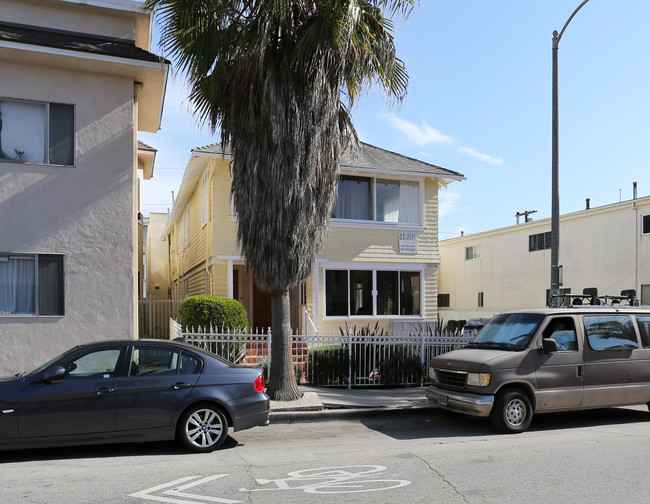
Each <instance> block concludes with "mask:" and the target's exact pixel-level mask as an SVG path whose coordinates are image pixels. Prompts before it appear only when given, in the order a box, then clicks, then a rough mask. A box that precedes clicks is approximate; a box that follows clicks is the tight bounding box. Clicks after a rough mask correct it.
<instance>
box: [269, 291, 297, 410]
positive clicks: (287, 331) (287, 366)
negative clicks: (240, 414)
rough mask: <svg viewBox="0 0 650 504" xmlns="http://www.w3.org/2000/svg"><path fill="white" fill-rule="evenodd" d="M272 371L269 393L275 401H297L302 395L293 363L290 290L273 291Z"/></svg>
mask: <svg viewBox="0 0 650 504" xmlns="http://www.w3.org/2000/svg"><path fill="white" fill-rule="evenodd" d="M271 317H272V320H271V373H270V376H269V386H268V388H267V391H266V393H267V395H268V396H269V397H270V398H271V399H273V400H274V401H295V400H296V399H300V398H301V397H302V392H300V390H298V385H297V384H296V375H295V373H294V372H293V365H292V363H291V324H290V322H289V290H288V289H284V290H273V291H271Z"/></svg>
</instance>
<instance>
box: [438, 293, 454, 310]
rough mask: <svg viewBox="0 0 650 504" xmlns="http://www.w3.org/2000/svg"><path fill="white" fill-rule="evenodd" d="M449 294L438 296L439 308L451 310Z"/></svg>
mask: <svg viewBox="0 0 650 504" xmlns="http://www.w3.org/2000/svg"><path fill="white" fill-rule="evenodd" d="M449 298H450V296H449V294H438V308H449V307H450V306H451V304H450V303H451V301H450V299H449Z"/></svg>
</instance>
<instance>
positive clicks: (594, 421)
mask: <svg viewBox="0 0 650 504" xmlns="http://www.w3.org/2000/svg"><path fill="white" fill-rule="evenodd" d="M649 420H650V413H648V411H647V410H642V409H632V408H607V409H598V410H586V411H577V412H562V413H544V414H537V415H535V417H534V418H533V422H532V424H531V425H530V427H529V429H528V432H548V431H553V430H561V429H576V428H583V427H604V426H610V425H612V426H614V425H625V424H635V423H644V422H648V421H649ZM361 423H362V424H363V425H365V426H366V427H368V428H369V429H372V430H375V431H378V432H381V433H383V434H385V435H387V436H390V437H392V438H394V439H398V440H413V439H432V438H453V437H463V438H467V437H482V436H490V435H497V436H508V434H502V433H501V432H500V431H498V430H496V429H495V428H494V427H493V426H492V423H491V421H490V419H489V418H479V417H472V416H469V415H462V414H459V413H452V412H448V411H443V410H438V409H432V410H430V413H428V414H418V415H413V416H405V417H401V418H376V419H373V418H366V419H363V420H361Z"/></svg>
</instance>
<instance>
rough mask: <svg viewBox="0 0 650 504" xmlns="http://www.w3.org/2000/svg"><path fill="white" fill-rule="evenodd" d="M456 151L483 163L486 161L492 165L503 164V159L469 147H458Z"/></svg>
mask: <svg viewBox="0 0 650 504" xmlns="http://www.w3.org/2000/svg"><path fill="white" fill-rule="evenodd" d="M456 151H457V152H458V153H459V154H463V155H464V156H469V157H471V158H474V159H478V160H479V161H481V162H483V163H487V164H489V165H493V166H498V165H502V164H503V159H501V158H495V157H493V156H490V155H489V154H483V153H482V152H478V151H476V150H474V149H472V148H471V147H458V148H457V149H456Z"/></svg>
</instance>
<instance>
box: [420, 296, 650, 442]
mask: <svg viewBox="0 0 650 504" xmlns="http://www.w3.org/2000/svg"><path fill="white" fill-rule="evenodd" d="M429 377H430V378H431V380H432V381H433V383H434V384H433V385H431V386H430V387H428V388H427V389H426V396H427V399H428V400H429V402H430V403H431V404H433V405H435V406H439V407H441V408H444V409H447V410H451V411H456V412H459V413H466V414H469V415H476V416H482V417H486V416H489V417H490V418H491V420H492V423H493V424H494V425H495V426H496V427H497V428H498V429H500V430H502V431H504V432H507V433H512V432H523V431H525V430H526V429H527V428H528V426H529V425H530V423H531V421H532V419H533V413H542V412H550V411H566V410H579V409H590V408H603V407H610V406H629V405H636V404H647V405H648V407H649V408H650V309H648V308H638V307H634V306H629V307H628V306H622V305H620V304H619V305H616V304H615V305H601V306H584V307H577V306H576V307H571V308H547V309H540V310H525V311H514V312H508V313H502V314H500V315H497V316H495V317H494V318H492V319H491V320H490V322H488V324H487V325H485V327H483V329H482V330H481V331H480V332H479V333H478V334H477V336H476V337H475V338H474V339H473V340H472V341H471V342H470V343H469V344H468V345H467V346H466V347H465V348H463V349H460V350H454V351H452V352H449V353H446V354H443V355H440V356H438V357H435V358H434V359H432V360H431V362H430V367H429Z"/></svg>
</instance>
